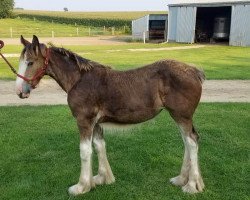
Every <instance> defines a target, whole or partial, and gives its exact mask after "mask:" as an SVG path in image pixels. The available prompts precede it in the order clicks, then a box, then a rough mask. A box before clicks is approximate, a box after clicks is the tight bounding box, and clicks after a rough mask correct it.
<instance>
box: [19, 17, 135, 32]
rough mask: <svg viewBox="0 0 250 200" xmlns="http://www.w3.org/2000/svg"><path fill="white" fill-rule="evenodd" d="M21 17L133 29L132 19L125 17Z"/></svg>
mask: <svg viewBox="0 0 250 200" xmlns="http://www.w3.org/2000/svg"><path fill="white" fill-rule="evenodd" d="M17 16H19V17H21V18H28V19H36V20H39V21H47V22H54V23H59V24H70V25H73V24H76V25H80V26H88V27H104V26H105V27H117V28H122V27H127V28H128V29H129V30H131V21H130V20H125V19H101V18H97V19H94V18H82V19H81V18H68V17H61V16H47V15H35V14H34V15H32V14H17Z"/></svg>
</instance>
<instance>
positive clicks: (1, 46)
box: [0, 40, 18, 75]
mask: <svg viewBox="0 0 250 200" xmlns="http://www.w3.org/2000/svg"><path fill="white" fill-rule="evenodd" d="M3 47H4V42H3V41H2V40H0V56H1V57H2V58H3V59H4V61H5V62H6V63H7V64H8V66H9V67H10V69H11V71H12V72H13V73H14V74H16V75H18V74H17V71H16V69H15V68H14V67H13V66H12V65H11V64H10V63H9V61H8V60H7V59H6V58H5V56H4V55H3V54H2V53H1V49H2V48H3Z"/></svg>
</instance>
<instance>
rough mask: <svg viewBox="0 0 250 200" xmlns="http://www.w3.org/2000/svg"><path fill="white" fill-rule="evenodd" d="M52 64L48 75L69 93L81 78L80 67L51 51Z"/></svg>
mask: <svg viewBox="0 0 250 200" xmlns="http://www.w3.org/2000/svg"><path fill="white" fill-rule="evenodd" d="M50 63H51V64H50V67H49V68H48V72H47V74H48V75H49V76H50V77H52V78H53V79H55V81H56V82H57V83H58V84H59V85H60V86H61V87H62V89H63V90H64V91H65V92H66V93H68V92H69V91H70V90H71V89H72V88H73V86H74V85H75V84H76V83H77V82H78V81H79V79H80V77H81V73H80V71H79V69H78V67H77V66H76V64H75V63H73V62H72V61H70V60H69V59H65V58H64V57H63V56H62V55H60V54H58V53H57V52H53V51H51V55H50Z"/></svg>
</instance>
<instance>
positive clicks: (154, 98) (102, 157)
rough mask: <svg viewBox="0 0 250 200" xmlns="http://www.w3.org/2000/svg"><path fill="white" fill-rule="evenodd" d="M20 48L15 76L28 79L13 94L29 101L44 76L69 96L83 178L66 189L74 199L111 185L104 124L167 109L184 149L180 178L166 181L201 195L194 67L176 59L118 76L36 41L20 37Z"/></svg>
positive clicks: (199, 77) (200, 76)
mask: <svg viewBox="0 0 250 200" xmlns="http://www.w3.org/2000/svg"><path fill="white" fill-rule="evenodd" d="M21 42H22V44H23V45H24V49H23V51H22V54H21V57H20V65H19V74H20V75H22V76H23V77H26V78H27V79H32V77H34V75H35V74H36V73H37V71H39V70H40V71H41V67H42V66H44V62H45V61H46V60H48V64H47V66H46V69H44V73H43V74H41V76H39V77H36V79H35V80H33V81H32V83H31V82H27V81H25V80H23V79H22V78H20V77H18V78H17V80H16V92H17V94H18V95H19V97H21V98H28V97H29V94H30V91H31V90H32V89H34V88H35V87H36V85H37V84H38V83H39V80H40V79H41V78H42V76H43V75H49V76H50V77H52V78H53V79H55V80H56V81H57V83H58V84H59V85H60V86H61V87H62V89H63V90H64V91H65V92H66V93H67V94H68V104H69V107H70V109H71V111H72V114H73V116H74V117H75V118H76V121H77V125H78V127H79V131H80V158H81V173H80V178H79V182H78V183H77V184H76V185H74V186H72V187H70V188H69V193H70V194H72V195H78V194H83V193H86V192H88V191H90V190H91V188H92V187H95V185H101V184H110V183H113V182H114V181H115V178H114V175H113V173H112V171H111V168H110V165H109V162H108V159H107V155H106V148H105V141H104V138H103V129H102V127H103V126H105V124H107V123H109V124H110V123H112V124H115V125H127V124H137V123H140V122H144V121H147V120H149V119H151V118H153V117H155V116H156V115H157V114H158V113H159V112H160V111H161V110H164V109H165V110H168V111H169V113H170V115H171V116H172V118H173V119H174V121H175V122H176V123H177V125H178V126H179V128H180V131H181V134H182V139H183V141H184V145H185V153H184V159H183V165H182V168H181V172H180V175H179V176H177V177H175V178H172V179H170V181H171V183H172V184H174V185H178V186H182V189H183V191H184V192H189V193H196V192H201V191H202V190H203V188H204V184H203V181H202V178H201V174H200V169H199V165H198V138H199V136H198V134H197V132H196V131H195V129H194V126H193V121H192V117H193V114H194V112H195V109H196V107H197V105H198V103H199V101H200V97H201V92H202V82H203V81H204V80H205V76H204V73H203V72H202V71H200V70H198V69H197V68H195V67H192V66H189V65H187V64H185V63H181V62H178V61H174V60H161V61H158V62H155V63H153V64H150V65H147V66H144V67H141V68H138V69H133V70H129V71H116V70H113V69H111V68H110V67H107V66H104V65H102V64H99V63H97V62H94V61H91V60H88V59H85V58H82V57H80V56H78V55H77V54H75V53H73V52H71V51H68V50H65V49H64V48H56V47H53V46H52V47H50V48H47V47H46V45H44V44H40V43H39V41H38V38H37V37H36V36H34V37H33V41H32V43H30V42H28V41H27V40H25V39H24V38H23V37H21ZM92 144H94V147H95V149H96V152H97V155H98V160H99V169H98V174H97V175H96V176H94V177H93V174H92V164H91V163H92V162H91V155H92Z"/></svg>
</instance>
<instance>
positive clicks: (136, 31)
mask: <svg viewBox="0 0 250 200" xmlns="http://www.w3.org/2000/svg"><path fill="white" fill-rule="evenodd" d="M167 18H168V15H167V14H150V15H146V16H144V17H141V18H139V19H136V20H133V21H132V36H133V39H146V40H166V36H167V34H166V33H167Z"/></svg>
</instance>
